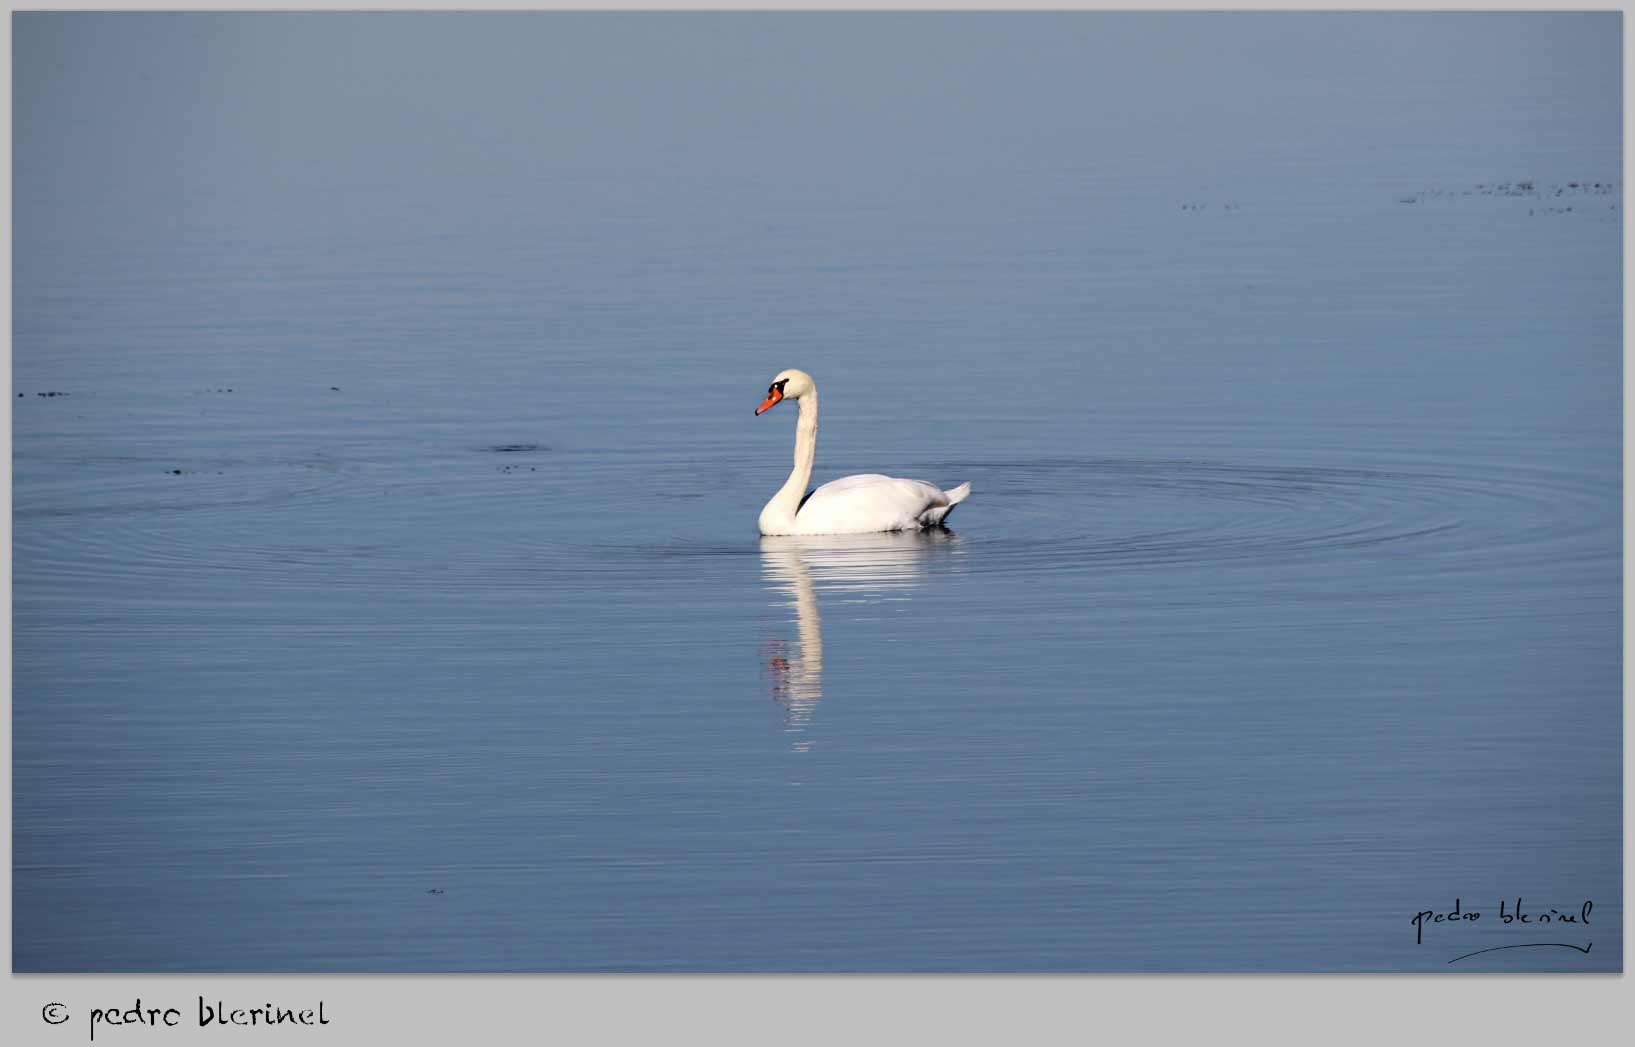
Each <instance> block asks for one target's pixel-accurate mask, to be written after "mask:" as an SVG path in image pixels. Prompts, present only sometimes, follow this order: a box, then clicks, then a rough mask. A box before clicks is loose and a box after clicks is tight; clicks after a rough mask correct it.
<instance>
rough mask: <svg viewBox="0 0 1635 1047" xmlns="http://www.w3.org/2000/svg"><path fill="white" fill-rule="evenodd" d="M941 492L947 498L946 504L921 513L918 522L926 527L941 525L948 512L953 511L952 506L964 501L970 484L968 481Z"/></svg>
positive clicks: (969, 489)
mask: <svg viewBox="0 0 1635 1047" xmlns="http://www.w3.org/2000/svg"><path fill="white" fill-rule="evenodd" d="M942 493H943V496H944V497H946V498H947V499H948V504H947V505H939V506H936V507H935V508H932V509H927V510H926V511H925V512H924V513H923V514H921V516H920V522H921V523H922V524H924V525H925V526H926V527H937V526H939V525H941V523H942V522H943V521H944V520H946V519H947V518H948V514H949V513H951V512H953V511H954V506H956V505H958V504H959V503H961V502H963V501H965V498H966V496H967V495H969V494H970V493H971V485H970V483H969V482H966V483H962V484H960V485H959V486H958V487H955V488H952V489H951V490H947V491H944V492H942Z"/></svg>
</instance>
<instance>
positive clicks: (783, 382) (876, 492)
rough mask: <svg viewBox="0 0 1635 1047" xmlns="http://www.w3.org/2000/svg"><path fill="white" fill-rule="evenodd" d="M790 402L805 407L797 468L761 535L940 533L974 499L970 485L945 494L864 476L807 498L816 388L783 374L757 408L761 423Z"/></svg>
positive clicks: (796, 374) (806, 379) (801, 377)
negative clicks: (969, 498) (764, 416)
mask: <svg viewBox="0 0 1635 1047" xmlns="http://www.w3.org/2000/svg"><path fill="white" fill-rule="evenodd" d="M785 400H798V401H800V418H799V420H798V421H797V422H796V423H795V468H794V469H792V470H790V472H789V479H788V480H786V481H784V485H783V486H782V487H780V488H779V489H778V493H777V494H775V495H773V496H772V500H771V501H770V502H767V503H766V508H765V509H762V510H761V520H760V524H761V533H762V534H773V535H776V534H865V533H870V532H874V531H916V530H919V529H920V528H922V527H937V526H940V525H941V524H942V522H943V520H944V519H946V518H947V516H948V514H949V513H951V512H953V511H954V507H955V506H956V505H958V504H959V503H960V502H963V501H964V500H965V497H966V495H969V494H970V493H971V485H970V484H969V483H962V484H960V485H959V486H958V487H955V488H952V489H950V490H947V491H944V490H943V489H942V488H940V487H938V486H936V485H935V484H929V483H926V482H925V481H924V480H901V479H898V478H897V477H893V476H881V475H880V474H879V473H861V474H859V475H857V476H843V477H841V478H840V479H838V480H831V481H829V482H828V483H826V484H824V485H823V486H822V487H819V488H818V489H817V490H815V491H813V492H811V493H810V494H807V493H806V484H807V483H808V482H809V481H810V480H811V479H812V459H813V458H814V457H816V455H817V415H818V404H817V384H816V383H815V382H813V381H812V376H811V375H809V374H807V373H806V372H805V371H798V370H795V369H794V368H790V369H789V370H787V371H779V372H778V376H777V377H776V378H774V379H772V384H771V385H769V386H768V387H767V390H766V402H765V403H763V404H761V406H759V407H757V408H755V415H756V417H760V416H761V415H762V414H765V413H766V412H767V411H770V410H771V409H772V408H774V407H776V406H777V405H778V404H780V403H782V402H783V401H785ZM802 495H805V497H802Z"/></svg>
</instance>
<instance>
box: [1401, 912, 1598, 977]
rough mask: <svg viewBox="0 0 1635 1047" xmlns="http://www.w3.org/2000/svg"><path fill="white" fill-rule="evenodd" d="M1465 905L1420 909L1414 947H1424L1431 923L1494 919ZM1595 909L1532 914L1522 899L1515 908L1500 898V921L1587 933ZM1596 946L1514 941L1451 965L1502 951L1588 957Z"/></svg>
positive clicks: (1513, 924) (1457, 960)
mask: <svg viewBox="0 0 1635 1047" xmlns="http://www.w3.org/2000/svg"><path fill="white" fill-rule="evenodd" d="M1463 905H1464V903H1463V900H1462V899H1459V898H1455V899H1454V900H1453V908H1452V909H1448V910H1445V911H1438V910H1435V909H1421V910H1420V911H1419V912H1418V913H1416V914H1415V915H1414V918H1413V925H1414V944H1415V945H1424V944H1425V927H1426V926H1427V925H1429V924H1434V923H1451V924H1472V923H1478V922H1480V921H1481V920H1483V919H1484V918H1486V919H1489V920H1491V919H1492V915H1491V914H1487V915H1486V916H1484V914H1483V913H1482V911H1481V910H1479V909H1466V908H1463ZM1594 908H1595V903H1594V902H1592V901H1588V900H1586V901H1585V902H1584V904H1583V905H1581V906H1579V907H1578V908H1577V909H1574V910H1569V911H1567V912H1562V911H1561V910H1560V909H1550V910H1549V911H1547V912H1546V911H1545V910H1542V909H1535V910H1532V911H1529V910H1527V909H1524V908H1522V904H1521V899H1520V898H1517V899H1516V902H1515V904H1514V905H1512V904H1510V901H1509V899H1501V900H1500V902H1499V912H1498V922H1499V924H1500V925H1502V926H1506V927H1529V928H1536V927H1546V926H1547V927H1550V928H1552V929H1558V928H1563V925H1566V924H1571V925H1572V926H1573V928H1575V929H1578V928H1582V929H1584V930H1585V933H1588V928H1589V925H1590V910H1592V909H1594ZM1594 944H1595V943H1594V942H1591V941H1587V940H1586V941H1585V942H1584V944H1582V945H1579V944H1578V943H1576V942H1514V943H1512V944H1510V945H1495V946H1492V947H1491V948H1487V949H1477V950H1476V951H1475V952H1467V953H1465V954H1463V955H1461V956H1455V957H1454V958H1453V959H1451V960H1449V961H1448V962H1449V963H1458V962H1459V961H1460V960H1468V959H1470V958H1471V957H1472V956H1480V955H1481V954H1482V953H1485V952H1498V951H1499V950H1501V949H1576V950H1577V951H1579V952H1581V953H1584V954H1585V955H1586V956H1587V955H1589V951H1590V946H1592V945H1594Z"/></svg>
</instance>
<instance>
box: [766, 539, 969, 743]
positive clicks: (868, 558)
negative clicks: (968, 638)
mask: <svg viewBox="0 0 1635 1047" xmlns="http://www.w3.org/2000/svg"><path fill="white" fill-rule="evenodd" d="M957 541H958V538H957V537H956V536H955V535H954V533H953V532H952V531H947V530H943V529H940V528H939V529H935V530H930V531H892V532H885V533H880V534H836V535H777V536H771V535H768V536H763V537H762V538H761V570H762V574H763V576H764V577H765V578H766V580H767V583H768V587H769V588H770V589H771V590H772V591H773V592H775V593H777V594H779V595H780V596H781V597H782V598H783V599H782V600H781V601H780V602H781V603H783V604H785V605H787V606H788V607H791V608H793V609H794V612H795V626H796V640H795V642H794V644H793V645H791V644H790V642H789V640H788V639H787V637H778V638H775V639H773V640H772V641H771V643H770V644H769V645H768V650H767V667H768V669H769V670H770V673H771V679H772V697H773V700H775V701H777V702H779V703H780V704H782V705H783V706H784V709H785V714H784V729H785V730H786V731H788V732H789V733H791V734H796V735H802V734H804V733H805V731H806V729H807V727H808V726H809V725H810V724H811V722H812V712H813V710H814V708H815V707H816V706H817V703H818V700H819V699H820V698H822V697H823V618H822V615H821V614H820V613H819V611H818V592H819V591H820V590H821V591H822V592H824V593H826V594H834V595H831V596H830V597H829V598H830V600H831V601H833V600H834V599H836V598H837V597H838V598H839V599H840V600H841V601H842V602H845V603H865V604H867V603H881V602H884V601H887V600H893V599H896V600H907V599H912V596H911V595H909V591H910V590H912V589H914V588H915V587H917V586H918V585H919V584H920V583H921V581H922V580H923V575H924V572H925V566H926V563H927V561H928V559H929V557H930V556H931V555H932V553H934V552H935V551H936V550H938V549H951V548H952V547H953V546H954V544H955V543H956V542H957ZM809 748H811V741H810V740H809V739H806V738H797V739H796V740H795V749H796V751H798V752H805V751H806V750H807V749H809Z"/></svg>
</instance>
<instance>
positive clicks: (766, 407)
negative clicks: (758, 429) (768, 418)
mask: <svg viewBox="0 0 1635 1047" xmlns="http://www.w3.org/2000/svg"><path fill="white" fill-rule="evenodd" d="M782 399H783V390H782V389H774V390H772V392H771V393H770V394H769V395H768V396H767V398H766V403H764V404H762V405H761V406H759V407H757V408H755V416H756V417H757V418H759V417H760V416H761V412H763V411H770V410H771V409H772V408H773V406H774V405H776V404H777V402H778V401H779V400H782Z"/></svg>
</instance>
